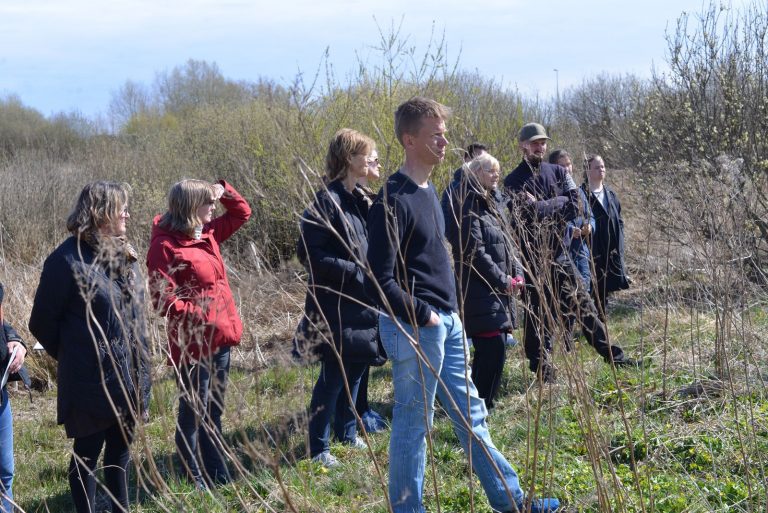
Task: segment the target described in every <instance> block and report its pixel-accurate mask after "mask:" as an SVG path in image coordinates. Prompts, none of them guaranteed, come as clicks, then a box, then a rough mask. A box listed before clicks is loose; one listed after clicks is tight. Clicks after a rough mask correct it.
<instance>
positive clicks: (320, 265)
mask: <svg viewBox="0 0 768 513" xmlns="http://www.w3.org/2000/svg"><path fill="white" fill-rule="evenodd" d="M374 148H375V144H374V142H373V140H372V139H371V138H370V137H368V136H366V135H363V134H361V133H360V132H358V131H356V130H352V129H349V128H343V129H341V130H339V131H338V132H336V135H335V136H334V138H333V139H332V140H331V143H330V144H329V146H328V152H327V154H326V157H325V170H326V178H327V182H326V186H325V187H324V188H323V189H321V190H320V191H318V193H317V194H316V196H315V200H314V202H313V203H312V204H311V205H310V206H309V207H308V208H307V209H306V210H305V211H304V214H303V215H302V219H301V237H300V239H299V243H298V245H299V247H298V248H297V249H298V251H297V253H298V255H299V260H301V261H302V263H303V264H304V265H305V267H306V269H307V272H308V273H309V283H308V285H307V296H306V300H305V303H304V319H303V320H302V322H301V323H300V327H301V328H302V330H303V333H301V334H300V335H299V336H298V337H297V338H298V339H299V340H300V341H303V342H304V343H307V342H314V343H315V348H316V350H317V352H318V353H319V355H320V358H321V361H322V367H321V370H320V375H319V376H318V378H317V383H316V384H315V387H314V389H313V390H312V400H311V402H310V406H309V413H310V419H309V452H310V456H311V458H312V460H313V461H316V462H318V463H320V464H321V465H323V466H324V467H335V466H338V465H339V461H338V460H337V459H336V457H335V456H334V455H332V454H331V452H330V430H331V417H332V416H333V417H334V431H335V433H336V438H338V440H339V441H340V442H342V443H345V444H348V445H351V446H353V447H356V448H359V449H365V448H367V445H366V443H365V441H364V440H363V439H362V438H360V437H358V436H357V419H356V417H355V400H356V399H357V393H358V388H359V386H360V380H361V379H362V376H363V373H364V372H365V370H366V369H367V368H368V367H369V365H370V364H371V362H374V361H376V360H377V359H378V358H379V356H380V355H379V344H378V337H377V331H378V330H377V327H376V318H377V313H376V310H375V309H374V308H373V307H372V306H371V303H372V301H371V300H370V299H369V298H368V295H367V293H366V291H365V287H364V277H365V267H364V266H365V264H364V262H365V254H366V250H367V249H368V233H367V230H366V226H367V218H368V208H369V204H370V200H369V199H368V196H367V195H366V194H365V192H364V191H362V190H361V189H360V187H359V186H358V181H359V180H360V179H361V178H365V177H367V175H368V169H369V168H368V160H369V156H370V154H371V152H372V151H373V149H374ZM347 389H348V390H349V394H348V393H347ZM350 396H351V398H352V402H350V401H349V398H350ZM334 413H335V415H334Z"/></svg>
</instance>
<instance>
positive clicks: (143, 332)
mask: <svg viewBox="0 0 768 513" xmlns="http://www.w3.org/2000/svg"><path fill="white" fill-rule="evenodd" d="M129 218H130V214H129V213H128V187H127V185H125V184H119V183H115V182H105V181H98V182H93V183H90V184H88V185H86V186H85V187H84V188H83V190H82V191H81V192H80V194H79V196H78V199H77V202H76V204H75V207H74V208H73V209H72V212H71V213H70V214H69V217H68V218H67V229H68V230H69V232H70V233H71V236H70V237H69V238H67V239H66V240H65V241H64V242H62V243H61V244H60V245H59V247H57V248H56V249H55V250H54V251H53V253H51V254H50V255H49V256H48V258H46V260H45V263H44V264H43V272H42V274H41V275H40V284H39V285H38V287H37V292H36V293H35V299H34V303H33V305H32V313H31V315H30V318H29V331H30V332H31V333H32V335H34V336H35V338H37V340H39V341H40V343H41V344H42V346H43V347H44V348H45V350H46V352H47V353H48V354H49V355H51V356H52V357H53V358H54V359H56V360H57V362H58V365H57V372H56V384H57V397H56V410H57V421H58V423H59V424H64V430H65V431H66V433H67V436H68V437H69V438H74V444H73V447H72V458H71V460H70V463H69V486H70V489H71V492H72V500H73V501H74V504H75V510H76V511H77V512H78V513H95V511H96V503H95V496H96V473H97V468H98V467H97V461H98V458H99V454H100V453H101V450H102V448H103V449H104V463H103V466H102V468H103V469H104V483H105V486H106V488H107V491H108V492H109V496H110V504H111V511H113V512H114V513H116V512H118V511H127V510H128V479H127V468H128V461H129V457H130V453H129V445H130V443H131V441H132V439H133V433H134V428H135V424H136V422H137V421H139V420H141V419H142V418H144V417H145V416H146V415H147V412H148V407H149V389H150V381H149V363H148V346H147V325H146V318H145V316H144V315H143V313H142V312H143V310H144V289H143V286H142V283H143V280H142V279H141V277H140V274H139V272H138V263H137V254H136V250H135V249H134V248H133V246H131V244H130V243H128V241H127V239H126V221H127V220H128V219H129Z"/></svg>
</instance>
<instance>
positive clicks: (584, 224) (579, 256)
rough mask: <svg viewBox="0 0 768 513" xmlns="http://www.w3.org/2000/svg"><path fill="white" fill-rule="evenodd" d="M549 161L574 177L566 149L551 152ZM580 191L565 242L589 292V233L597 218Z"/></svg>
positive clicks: (590, 285) (593, 227)
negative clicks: (574, 215) (574, 214)
mask: <svg viewBox="0 0 768 513" xmlns="http://www.w3.org/2000/svg"><path fill="white" fill-rule="evenodd" d="M548 160H549V163H550V164H557V165H558V166H560V167H562V168H563V169H565V172H566V173H568V176H570V177H571V178H573V160H572V159H571V155H570V153H568V152H567V151H565V150H555V151H553V152H552V153H550V154H549V159H548ZM577 191H578V193H579V197H578V206H577V207H576V217H574V218H573V219H571V220H570V221H568V223H567V225H566V226H567V227H566V231H565V244H566V246H567V247H568V254H569V256H570V257H571V260H572V261H573V263H574V265H576V269H578V271H579V275H580V277H581V279H582V282H583V283H584V286H585V287H586V289H587V292H589V291H590V290H591V288H592V272H591V270H590V267H591V261H592V259H591V257H590V252H589V235H590V234H591V233H592V231H593V230H594V229H595V218H594V216H593V215H592V210H591V209H590V208H589V202H588V201H587V195H586V194H585V193H584V191H583V190H582V189H577Z"/></svg>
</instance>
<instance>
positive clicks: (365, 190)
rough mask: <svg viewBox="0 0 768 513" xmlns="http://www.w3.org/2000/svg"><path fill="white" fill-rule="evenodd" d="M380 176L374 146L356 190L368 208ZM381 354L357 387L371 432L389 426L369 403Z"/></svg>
mask: <svg viewBox="0 0 768 513" xmlns="http://www.w3.org/2000/svg"><path fill="white" fill-rule="evenodd" d="M380 177H381V164H380V163H379V152H378V151H376V148H374V149H373V150H371V154H370V155H368V174H367V175H366V176H364V177H362V178H360V179H359V180H358V181H357V185H358V187H357V188H356V189H355V191H354V193H355V194H356V195H359V196H360V197H362V198H363V201H365V202H366V203H367V204H368V208H370V206H371V205H372V204H373V200H374V199H376V193H375V192H373V190H372V189H371V188H370V182H371V181H373V180H378V179H379V178H380ZM366 235H367V234H366ZM379 356H380V357H379V358H377V359H376V360H374V361H372V362H371V365H369V366H368V367H367V368H366V369H365V371H364V372H363V377H362V378H360V387H359V388H358V389H357V400H356V401H355V410H357V414H358V415H359V416H360V418H361V420H362V421H363V426H365V430H366V431H368V432H369V433H379V432H381V431H384V430H386V429H387V427H388V426H387V421H386V420H385V419H384V417H382V416H381V414H379V413H378V412H377V411H375V410H373V409H372V408H371V405H370V404H369V403H368V380H369V377H370V370H371V366H381V365H384V363H385V362H386V354H385V353H384V351H382V350H380V351H379Z"/></svg>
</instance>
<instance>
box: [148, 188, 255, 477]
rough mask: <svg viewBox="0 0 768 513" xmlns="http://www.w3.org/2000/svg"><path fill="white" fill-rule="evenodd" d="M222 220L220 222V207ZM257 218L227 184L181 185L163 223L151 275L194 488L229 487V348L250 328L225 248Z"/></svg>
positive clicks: (181, 445) (180, 445)
mask: <svg viewBox="0 0 768 513" xmlns="http://www.w3.org/2000/svg"><path fill="white" fill-rule="evenodd" d="M217 201H219V202H221V204H222V205H223V206H224V209H225V212H224V214H223V215H221V216H219V217H217V218H215V219H214V217H213V214H214V212H215V210H216V202H217ZM250 216H251V209H250V207H249V206H248V203H247V202H246V201H245V199H243V197H242V196H241V195H240V194H239V193H238V192H237V191H236V190H235V189H234V188H233V187H232V186H231V185H230V184H228V183H227V182H225V181H224V180H221V181H219V182H218V183H215V184H212V183H209V182H205V181H203V180H191V179H187V180H182V181H180V182H178V183H176V184H174V185H173V187H171V190H170V192H169V193H168V211H167V212H166V213H165V214H163V215H159V216H156V217H155V219H154V223H153V226H152V241H151V243H150V246H149V252H148V254H147V268H148V271H149V281H150V287H151V291H152V302H153V303H154V306H155V309H156V310H157V311H158V312H159V313H160V315H163V316H165V317H167V318H168V321H167V333H168V343H169V346H170V353H169V354H170V357H169V363H170V364H171V365H173V366H174V369H175V370H176V372H177V384H178V386H179V390H180V396H179V415H178V421H177V425H176V436H175V438H176V448H177V450H178V452H179V457H180V458H181V462H182V465H183V466H184V469H185V471H186V473H187V474H188V475H189V477H190V478H191V479H192V481H193V482H194V484H195V486H196V487H198V488H200V489H205V488H207V487H208V486H211V485H214V484H220V483H227V482H229V481H230V479H231V477H230V474H229V471H228V469H227V465H226V462H225V460H224V453H223V443H224V441H223V439H222V433H221V415H222V412H223V409H224V393H225V391H226V388H227V380H228V377H229V366H230V348H231V347H232V346H236V345H237V344H239V343H240V338H241V337H242V334H243V324H242V321H241V320H240V316H239V315H238V313H237V305H236V304H235V299H234V298H233V297H232V290H231V289H230V286H229V280H228V279H227V271H226V267H225V266H224V260H223V259H222V257H221V251H220V250H219V244H221V243H222V242H224V241H226V240H227V239H228V238H229V237H231V236H232V234H233V233H235V232H236V231H237V230H238V229H239V228H240V227H241V226H242V225H243V224H245V222H246V221H247V220H248V218H249V217H250Z"/></svg>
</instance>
